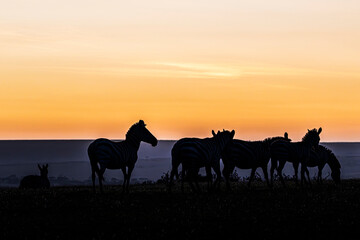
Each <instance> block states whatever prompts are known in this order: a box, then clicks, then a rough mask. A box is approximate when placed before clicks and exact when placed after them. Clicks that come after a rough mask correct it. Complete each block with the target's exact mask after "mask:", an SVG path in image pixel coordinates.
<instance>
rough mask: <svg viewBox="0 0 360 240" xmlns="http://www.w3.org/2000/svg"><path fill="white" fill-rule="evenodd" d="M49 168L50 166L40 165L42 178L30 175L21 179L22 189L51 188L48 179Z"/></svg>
mask: <svg viewBox="0 0 360 240" xmlns="http://www.w3.org/2000/svg"><path fill="white" fill-rule="evenodd" d="M48 167H49V165H48V164H46V165H43V166H40V165H39V164H38V168H39V170H40V176H36V175H29V176H26V177H24V178H23V179H21V181H20V186H19V188H20V189H24V188H47V189H48V188H50V181H49V178H48Z"/></svg>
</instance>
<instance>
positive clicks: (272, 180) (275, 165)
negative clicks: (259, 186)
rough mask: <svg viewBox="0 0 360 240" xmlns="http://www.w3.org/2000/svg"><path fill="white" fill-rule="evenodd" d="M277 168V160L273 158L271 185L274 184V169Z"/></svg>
mask: <svg viewBox="0 0 360 240" xmlns="http://www.w3.org/2000/svg"><path fill="white" fill-rule="evenodd" d="M276 168H277V160H273V159H271V167H270V185H271V186H272V185H273V183H274V171H275V169H276Z"/></svg>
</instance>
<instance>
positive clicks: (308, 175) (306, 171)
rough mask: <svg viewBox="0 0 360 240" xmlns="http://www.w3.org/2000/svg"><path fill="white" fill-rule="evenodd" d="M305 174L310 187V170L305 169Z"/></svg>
mask: <svg viewBox="0 0 360 240" xmlns="http://www.w3.org/2000/svg"><path fill="white" fill-rule="evenodd" d="M305 173H306V175H307V178H308V181H309V185H311V180H310V174H309V169H308V168H305Z"/></svg>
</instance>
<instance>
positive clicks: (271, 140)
mask: <svg viewBox="0 0 360 240" xmlns="http://www.w3.org/2000/svg"><path fill="white" fill-rule="evenodd" d="M277 140H284V141H289V142H291V139H290V138H284V137H281V136H279V137H268V138H265V139H264V140H263V142H270V143H271V142H274V141H277Z"/></svg>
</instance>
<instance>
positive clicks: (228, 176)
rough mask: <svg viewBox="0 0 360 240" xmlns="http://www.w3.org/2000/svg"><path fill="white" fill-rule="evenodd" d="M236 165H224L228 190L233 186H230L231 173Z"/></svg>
mask: <svg viewBox="0 0 360 240" xmlns="http://www.w3.org/2000/svg"><path fill="white" fill-rule="evenodd" d="M234 168H235V166H232V165H231V166H228V165H224V169H223V172H222V173H223V175H224V178H225V183H226V190H227V191H231V187H230V181H229V178H230V174H231V173H232V172H233V171H234Z"/></svg>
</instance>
